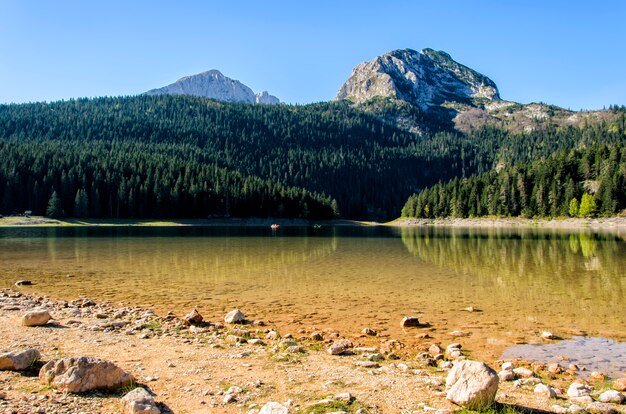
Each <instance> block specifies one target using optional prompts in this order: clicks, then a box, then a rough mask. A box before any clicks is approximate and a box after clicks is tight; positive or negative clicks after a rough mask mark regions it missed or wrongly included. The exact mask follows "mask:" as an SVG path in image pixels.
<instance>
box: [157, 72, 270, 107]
mask: <svg viewBox="0 0 626 414" xmlns="http://www.w3.org/2000/svg"><path fill="white" fill-rule="evenodd" d="M146 95H193V96H202V97H204V98H210V99H217V100H219V101H226V102H245V103H262V104H277V103H280V100H279V99H278V98H277V97H275V96H272V95H270V94H269V93H267V92H265V91H264V92H260V93H258V94H255V93H254V92H253V91H252V89H250V88H249V87H247V86H246V85H244V84H243V83H241V82H239V81H238V80H234V79H231V78H229V77H227V76H224V75H223V74H222V73H221V72H220V71H219V70H209V71H207V72H202V73H199V74H197V75H192V76H185V77H184V78H180V79H179V80H177V81H176V82H174V83H172V84H171V85H168V86H164V87H163V88H158V89H152V90H150V91H148V92H146Z"/></svg>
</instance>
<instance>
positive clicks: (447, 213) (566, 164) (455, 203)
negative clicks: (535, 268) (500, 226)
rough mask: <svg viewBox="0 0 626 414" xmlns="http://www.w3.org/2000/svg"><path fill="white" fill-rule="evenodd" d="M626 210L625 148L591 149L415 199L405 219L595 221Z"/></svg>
mask: <svg viewBox="0 0 626 414" xmlns="http://www.w3.org/2000/svg"><path fill="white" fill-rule="evenodd" d="M625 208H626V147H624V146H623V144H612V145H609V146H607V145H600V144H596V145H592V146H590V147H588V148H581V149H572V150H568V151H560V152H558V153H556V154H554V155H552V156H550V157H547V158H543V159H540V160H536V161H533V162H531V163H528V164H525V163H520V164H517V165H514V166H506V167H503V168H501V169H499V170H498V171H495V170H494V171H490V172H487V173H483V174H479V175H476V176H474V177H471V178H468V179H459V178H455V179H453V180H451V181H448V182H446V183H438V184H436V185H434V186H432V187H429V188H426V189H424V190H423V191H420V192H419V193H418V194H414V195H412V196H411V197H409V199H408V200H407V202H406V204H405V205H404V207H403V209H402V216H403V217H419V218H438V217H480V216H523V217H566V216H571V217H594V216H596V215H600V216H611V215H615V214H616V213H618V212H621V211H622V210H624V209H625Z"/></svg>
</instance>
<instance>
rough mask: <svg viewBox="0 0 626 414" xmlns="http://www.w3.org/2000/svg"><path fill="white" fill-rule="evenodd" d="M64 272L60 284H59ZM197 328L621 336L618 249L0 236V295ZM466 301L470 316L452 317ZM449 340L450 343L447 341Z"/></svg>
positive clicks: (158, 233)
mask: <svg viewBox="0 0 626 414" xmlns="http://www.w3.org/2000/svg"><path fill="white" fill-rule="evenodd" d="M68 274H70V275H72V276H74V277H67V275H68ZM25 278H26V279H31V280H33V281H34V282H35V283H36V285H35V286H32V287H24V288H23V290H24V291H32V292H38V293H43V294H48V295H50V296H53V297H57V298H64V299H73V298H75V297H79V296H89V297H92V298H94V299H97V300H108V301H112V302H114V303H118V302H122V303H125V304H131V305H141V306H149V307H153V308H155V309H156V310H157V311H161V312H167V311H170V310H171V311H174V312H175V313H177V314H179V315H182V314H184V313H186V312H188V311H189V310H190V309H191V308H193V307H197V308H198V309H199V310H200V312H201V313H202V314H203V315H204V316H205V317H206V318H208V319H209V320H217V319H221V317H222V316H223V314H224V312H225V311H227V310H230V309H232V308H235V307H237V308H241V309H242V310H244V312H245V313H246V315H247V316H249V317H251V318H254V319H263V320H265V321H270V322H274V323H276V324H278V325H279V326H281V327H282V328H283V330H292V332H293V331H295V330H297V329H299V328H311V327H315V328H326V327H332V328H335V329H338V330H340V331H341V332H342V333H344V334H347V335H357V334H358V333H359V332H360V330H361V329H362V328H363V327H365V326H369V327H372V328H374V329H377V330H379V331H380V332H381V333H382V334H384V335H390V336H392V337H394V338H396V339H399V340H401V341H403V342H406V343H408V344H423V343H424V342H423V341H422V342H420V340H418V339H416V337H415V336H416V334H417V333H419V332H420V331H416V330H407V331H404V330H402V329H401V328H400V326H399V321H400V320H401V318H402V316H404V315H409V314H418V315H420V319H421V320H422V321H423V322H427V323H429V324H430V325H431V328H430V330H429V331H428V333H429V334H430V335H431V336H432V337H433V339H432V341H438V342H443V343H446V342H451V341H453V338H451V337H450V336H449V335H448V333H449V332H450V331H452V330H461V331H464V332H467V333H469V334H470V335H469V336H468V337H465V338H462V339H461V342H462V343H463V344H464V346H465V347H466V348H469V349H470V350H472V352H473V353H474V354H473V355H476V356H480V357H484V358H493V359H495V358H499V357H500V356H501V353H502V351H503V350H504V349H506V348H507V347H509V346H511V345H514V344H516V343H536V342H540V341H541V340H540V338H539V334H540V333H541V331H543V330H550V331H552V332H553V333H555V334H557V335H559V336H562V337H571V336H572V335H592V336H599V337H608V338H622V339H623V338H625V337H626V329H625V326H626V323H625V322H626V316H625V315H624V312H623V309H624V299H625V296H626V242H625V241H624V238H623V236H622V237H620V236H619V235H616V234H610V233H606V234H597V233H592V232H589V231H578V232H563V231H554V230H534V229H533V230H515V229H469V230H466V229H441V228H438V229H436V228H402V229H401V228H386V227H334V228H333V227H323V228H322V229H313V228H288V227H284V228H281V229H279V230H278V231H272V230H271V229H269V228H250V227H248V228H237V227H222V228H220V227H204V228H199V227H169V228H164V227H133V228H124V227H115V228H102V227H93V228H82V227H80V228H2V229H0V287H10V286H12V284H13V283H14V282H15V280H17V279H25ZM468 306H473V307H474V308H477V309H479V310H481V312H473V313H470V312H464V311H461V309H462V308H465V307H468ZM454 340H455V341H456V339H454Z"/></svg>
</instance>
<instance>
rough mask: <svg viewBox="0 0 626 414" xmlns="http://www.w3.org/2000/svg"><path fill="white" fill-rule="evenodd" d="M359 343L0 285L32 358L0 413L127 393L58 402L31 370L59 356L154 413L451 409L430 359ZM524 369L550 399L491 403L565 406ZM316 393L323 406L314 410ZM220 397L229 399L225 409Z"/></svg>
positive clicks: (61, 397)
mask: <svg viewBox="0 0 626 414" xmlns="http://www.w3.org/2000/svg"><path fill="white" fill-rule="evenodd" d="M33 307H45V308H47V309H49V311H50V313H51V314H52V316H53V318H54V319H53V321H52V322H51V323H48V324H47V325H45V326H40V327H25V326H22V325H21V317H22V315H23V314H24V312H25V311H26V310H28V309H31V308H33ZM272 331H274V332H276V333H278V338H277V339H273V338H272V335H273V334H272V333H271V332H272ZM290 336H292V337H291V338H290ZM363 336H364V337H363V338H361V340H362V341H363V342H364V343H367V344H368V345H375V344H376V343H377V342H378V345H379V346H378V347H377V349H376V350H365V351H364V350H359V349H356V348H354V349H353V351H354V355H346V356H343V355H342V356H335V355H330V354H329V353H328V352H327V348H328V346H329V345H330V344H331V343H332V342H333V341H335V340H337V339H338V337H339V335H338V333H336V332H332V331H320V332H316V333H314V332H307V331H306V330H301V331H300V332H293V333H291V335H290V334H289V333H288V332H281V330H280V328H279V327H268V326H262V324H259V323H258V322H257V323H256V324H249V325H229V324H222V323H214V324H206V325H205V326H202V327H192V328H188V327H185V326H183V325H182V321H181V319H180V318H177V317H174V316H173V315H161V316H159V315H154V314H153V313H152V312H151V311H149V310H145V309H139V308H118V307H115V306H112V305H110V304H95V303H91V302H90V301H87V302H85V301H84V300H77V301H74V302H64V301H52V300H48V299H46V298H42V297H31V296H29V295H22V294H20V293H17V292H16V291H14V290H4V291H3V293H2V294H1V295H0V352H8V351H13V350H21V349H25V348H29V347H32V348H36V349H38V350H39V351H40V352H41V355H42V358H41V361H40V362H39V363H38V364H36V365H34V366H33V367H32V368H31V369H29V370H27V371H25V372H12V371H0V390H2V393H3V395H1V396H2V397H3V398H0V412H2V413H33V412H45V413H116V412H119V399H120V397H121V396H122V395H123V394H124V393H125V392H127V391H128V390H129V389H122V390H117V391H107V392H102V391H96V392H91V393H87V394H81V395H71V394H70V395H65V394H63V393H60V392H59V391H57V390H55V389H53V388H51V387H50V386H49V385H48V384H42V383H40V382H39V379H38V378H37V373H38V368H39V367H40V366H41V364H43V363H45V362H47V361H49V360H51V359H55V358H60V357H66V356H93V357H97V358H101V359H106V360H110V361H113V362H115V363H116V364H117V365H118V366H120V367H121V368H123V369H124V370H126V371H128V372H130V373H131V374H132V375H133V376H134V377H135V379H136V383H137V384H136V385H141V386H145V387H147V388H149V389H150V390H152V391H153V392H154V394H155V395H156V397H155V399H156V401H157V402H158V403H159V404H160V408H161V409H162V412H174V413H213V412H214V413H241V412H244V413H245V412H249V411H250V410H258V409H259V408H261V407H262V406H263V405H264V404H265V403H266V402H268V401H277V402H281V403H283V404H287V405H288V406H290V409H291V411H292V412H322V413H323V412H335V411H345V412H361V413H401V412H402V413H412V412H427V411H434V410H437V409H439V410H456V409H458V407H456V406H454V405H453V404H451V403H450V402H448V401H446V399H445V376H446V374H447V368H440V367H437V366H434V367H433V366H430V365H432V363H433V361H432V359H431V360H428V359H425V355H419V352H420V350H408V349H406V348H401V347H400V345H399V344H398V343H396V342H394V341H393V340H389V339H385V340H384V341H382V342H381V341H379V340H378V339H377V338H376V337H371V338H368V337H365V335H363ZM281 337H282V338H281ZM312 337H313V338H312ZM316 337H317V339H316ZM255 338H256V339H258V340H259V341H255V340H254V339H255ZM350 339H351V341H352V342H353V343H354V344H355V345H358V344H359V342H360V339H359V338H350ZM243 341H246V342H243ZM255 342H257V343H255ZM294 343H295V344H296V345H295V346H296V348H293V346H294ZM442 345H443V346H444V347H445V346H446V345H447V344H442ZM289 346H292V348H289ZM363 352H366V353H365V354H363ZM368 353H369V354H368ZM374 353H381V354H384V355H385V356H384V359H382V360H380V361H377V362H375V361H371V359H376V360H378V357H372V356H371V355H372V354H374ZM396 355H397V356H396ZM398 357H399V359H396V358H398ZM439 364H442V363H441V362H440V363H439ZM491 365H496V363H491ZM444 366H445V361H444ZM494 368H497V367H496V366H494ZM534 368H535V371H536V373H537V374H536V375H537V376H539V377H541V380H542V381H544V382H549V383H550V384H551V385H553V386H555V387H556V388H557V390H558V392H559V393H560V394H561V397H558V398H557V399H554V398H552V399H548V398H546V397H543V396H540V395H537V394H534V393H533V386H534V385H532V384H527V385H519V384H518V386H515V385H513V383H510V382H508V383H501V385H500V388H499V392H498V397H497V400H498V402H499V403H501V404H502V405H500V407H501V408H506V407H507V406H511V407H516V406H519V407H527V408H533V409H542V410H551V407H552V406H553V405H554V404H561V405H565V406H567V405H568V404H567V402H566V400H565V397H563V395H564V393H565V390H566V387H567V385H568V384H569V382H571V380H572V378H573V377H571V376H568V375H556V376H554V375H552V376H549V375H547V373H546V372H544V371H542V370H541V367H534ZM544 368H545V367H544ZM605 385H606V384H604V385H602V384H599V385H598V387H600V388H601V387H602V386H605ZM231 387H235V388H231ZM229 391H230V392H229ZM345 392H348V393H350V394H351V395H352V396H353V397H354V399H353V400H352V401H351V402H349V403H348V402H342V401H339V400H333V398H332V397H333V396H335V395H337V394H340V393H345ZM231 394H232V396H231ZM229 396H230V397H229ZM233 397H234V398H233ZM328 397H330V400H326V401H325V402H324V401H322V403H320V404H317V405H316V403H317V402H320V400H324V399H327V398H328ZM227 399H230V401H229V402H225V401H226V400H227ZM359 410H360V411H359ZM252 412H255V411H252ZM440 412H445V411H440ZM622 412H624V411H622Z"/></svg>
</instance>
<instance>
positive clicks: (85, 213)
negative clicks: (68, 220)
mask: <svg viewBox="0 0 626 414" xmlns="http://www.w3.org/2000/svg"><path fill="white" fill-rule="evenodd" d="M74 216H75V217H80V218H85V217H89V199H88V197H87V192H86V191H85V190H83V189H82V188H81V189H79V190H78V191H77V192H76V197H75V198H74Z"/></svg>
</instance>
